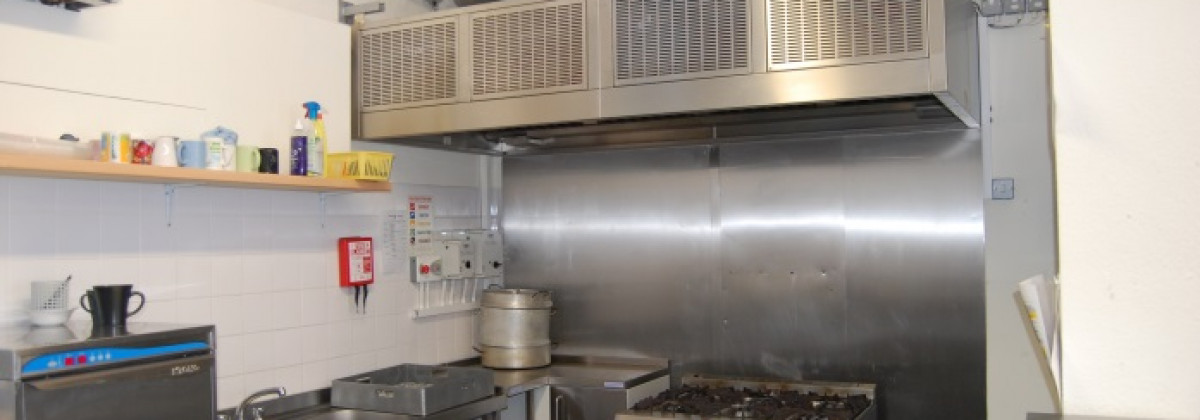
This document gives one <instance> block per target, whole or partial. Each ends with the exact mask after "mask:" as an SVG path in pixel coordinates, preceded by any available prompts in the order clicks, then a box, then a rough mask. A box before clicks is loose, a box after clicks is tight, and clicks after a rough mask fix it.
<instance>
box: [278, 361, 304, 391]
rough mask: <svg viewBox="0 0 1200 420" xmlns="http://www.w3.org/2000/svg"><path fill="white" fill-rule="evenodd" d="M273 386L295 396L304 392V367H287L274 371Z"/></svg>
mask: <svg viewBox="0 0 1200 420" xmlns="http://www.w3.org/2000/svg"><path fill="white" fill-rule="evenodd" d="M275 383H276V384H277V385H275V386H281V387H284V388H286V389H287V391H288V393H289V394H295V393H299V392H302V391H305V390H304V389H303V388H304V367H303V366H300V365H297V366H287V367H283V368H279V369H277V370H275Z"/></svg>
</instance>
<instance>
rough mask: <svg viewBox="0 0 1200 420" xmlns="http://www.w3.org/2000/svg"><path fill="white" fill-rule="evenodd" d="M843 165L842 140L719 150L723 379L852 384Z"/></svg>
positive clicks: (743, 145) (719, 338)
mask: <svg viewBox="0 0 1200 420" xmlns="http://www.w3.org/2000/svg"><path fill="white" fill-rule="evenodd" d="M841 160H842V142H841V141H840V139H832V140H816V141H800V142H796V141H782V142H763V143H741V144H736V145H729V146H723V147H722V148H721V159H720V162H719V163H720V178H719V184H718V185H719V190H720V198H719V200H718V201H719V203H720V206H719V214H720V222H721V236H720V250H721V257H720V261H721V287H720V298H721V309H722V318H721V319H720V320H719V321H720V322H719V324H718V328H719V334H718V335H717V340H716V344H717V348H718V349H719V352H718V354H717V361H718V363H719V366H721V369H720V370H721V371H722V372H723V373H725V374H730V375H736V376H740V377H755V378H756V377H778V378H789V379H795V380H802V379H829V380H839V379H843V378H845V375H846V371H845V367H846V364H847V363H848V362H850V361H849V360H846V359H845V358H844V355H845V354H846V352H845V348H844V346H845V335H846V331H845V325H846V288H845V285H846V281H845V277H844V272H843V271H844V270H843V267H844V265H845V259H844V256H843V253H842V250H843V248H844V245H843V243H844V233H843V229H842V226H843V213H844V204H843V198H842V194H843V185H842V184H843V178H844V174H843V168H842V165H841V163H840V162H841Z"/></svg>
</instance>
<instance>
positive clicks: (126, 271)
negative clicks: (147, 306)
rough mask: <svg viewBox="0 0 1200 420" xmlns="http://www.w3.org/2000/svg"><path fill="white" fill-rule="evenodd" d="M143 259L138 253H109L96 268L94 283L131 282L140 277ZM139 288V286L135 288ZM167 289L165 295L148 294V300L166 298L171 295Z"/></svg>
mask: <svg viewBox="0 0 1200 420" xmlns="http://www.w3.org/2000/svg"><path fill="white" fill-rule="evenodd" d="M139 268H141V261H140V259H139V258H138V257H137V253H120V254H109V255H106V256H105V257H104V258H102V259H101V260H100V264H99V265H98V266H97V269H96V278H95V279H93V281H94V282H95V283H94V284H131V283H134V282H137V281H138V280H139V279H140V275H141V273H139V272H138V269H139ZM135 289H137V288H135ZM170 295H171V292H170V291H167V292H165V293H164V294H163V296H152V295H146V298H147V299H148V300H152V301H153V300H164V299H167V298H168V297H170Z"/></svg>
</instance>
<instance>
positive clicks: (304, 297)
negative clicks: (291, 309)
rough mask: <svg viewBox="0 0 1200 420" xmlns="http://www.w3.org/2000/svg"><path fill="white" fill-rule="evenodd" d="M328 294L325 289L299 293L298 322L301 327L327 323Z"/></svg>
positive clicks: (307, 290)
mask: <svg viewBox="0 0 1200 420" xmlns="http://www.w3.org/2000/svg"><path fill="white" fill-rule="evenodd" d="M329 303H330V302H329V293H328V292H327V291H326V290H325V289H305V290H301V291H300V312H301V313H300V321H301V324H303V325H317V324H325V323H327V322H329V306H330V305H329Z"/></svg>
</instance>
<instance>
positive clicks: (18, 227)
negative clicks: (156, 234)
mask: <svg viewBox="0 0 1200 420" xmlns="http://www.w3.org/2000/svg"><path fill="white" fill-rule="evenodd" d="M51 197H53V195H51ZM12 206H13V207H14V211H12V212H11V213H10V215H9V217H10V218H11V219H10V220H9V222H10V223H9V226H8V232H7V235H6V236H7V238H8V247H9V254H10V255H13V256H18V257H33V258H53V257H54V256H55V255H56V253H57V248H58V243H57V242H58V241H57V240H56V239H57V238H56V237H55V224H56V222H55V221H56V220H57V219H58V218H59V214H58V212H57V211H55V210H54V209H49V210H42V211H40V212H37V213H32V212H28V211H27V210H21V211H17V210H16V209H15V207H17V205H16V204H15V200H14V203H13V204H12ZM132 236H133V238H134V241H136V240H137V235H136V234H135V235H132Z"/></svg>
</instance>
